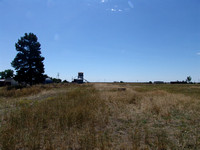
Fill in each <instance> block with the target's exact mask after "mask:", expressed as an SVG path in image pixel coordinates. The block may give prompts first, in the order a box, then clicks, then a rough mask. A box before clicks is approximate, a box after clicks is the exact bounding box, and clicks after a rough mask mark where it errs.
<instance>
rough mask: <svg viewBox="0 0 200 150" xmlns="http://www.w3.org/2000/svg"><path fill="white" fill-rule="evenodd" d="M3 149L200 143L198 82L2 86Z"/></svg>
mask: <svg viewBox="0 0 200 150" xmlns="http://www.w3.org/2000/svg"><path fill="white" fill-rule="evenodd" d="M1 149H2V150H4V149H6V150H9V149H12V150H13V149H23V150H26V149H49V150H51V149H134V150H135V149H159V150H161V149H162V150H165V149H200V85H197V84H191V85H190V84H185V85H170V84H160V85H154V84H128V83H90V84H83V85H76V84H52V85H37V86H33V87H28V88H23V89H21V90H20V89H17V90H16V89H7V88H0V150H1Z"/></svg>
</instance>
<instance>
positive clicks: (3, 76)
mask: <svg viewBox="0 0 200 150" xmlns="http://www.w3.org/2000/svg"><path fill="white" fill-rule="evenodd" d="M13 76H14V71H13V70H11V69H7V70H5V71H2V72H0V78H1V79H6V78H12V77H13Z"/></svg>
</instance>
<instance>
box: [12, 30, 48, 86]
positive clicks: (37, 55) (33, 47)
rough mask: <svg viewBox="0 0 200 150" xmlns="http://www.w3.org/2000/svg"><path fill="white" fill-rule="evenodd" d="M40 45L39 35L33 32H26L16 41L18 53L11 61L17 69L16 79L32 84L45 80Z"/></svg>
mask: <svg viewBox="0 0 200 150" xmlns="http://www.w3.org/2000/svg"><path fill="white" fill-rule="evenodd" d="M40 46H41V45H40V43H39V42H38V38H37V36H36V35H35V34H33V33H29V34H27V33H25V35H24V36H23V37H21V38H20V39H19V40H18V42H17V43H15V47H16V50H17V51H18V53H17V55H16V57H15V58H14V60H13V61H12V63H11V64H12V66H13V67H14V68H15V70H16V76H15V80H17V81H18V82H20V83H21V82H25V83H28V84H30V85H32V84H37V83H42V82H43V81H44V75H43V74H44V64H43V60H44V57H42V56H41V51H40Z"/></svg>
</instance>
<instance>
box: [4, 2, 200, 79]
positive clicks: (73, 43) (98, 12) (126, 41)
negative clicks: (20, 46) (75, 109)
mask: <svg viewBox="0 0 200 150" xmlns="http://www.w3.org/2000/svg"><path fill="white" fill-rule="evenodd" d="M29 32H32V33H34V34H36V35H37V37H38V41H39V42H40V43H41V51H42V56H44V57H45V60H44V64H45V73H46V74H48V75H49V76H52V77H56V76H57V73H59V74H60V78H61V79H67V80H69V81H71V79H72V77H75V76H77V72H79V71H82V72H84V73H85V78H86V79H87V80H89V81H120V80H122V81H133V82H135V81H155V80H163V81H171V80H185V79H186V77H187V76H189V75H190V76H191V77H192V79H193V81H200V0H0V71H3V70H5V69H13V68H12V67H11V65H10V63H11V61H12V60H13V59H14V57H15V56H16V54H17V51H16V50H15V43H16V42H17V40H18V39H19V38H20V37H21V36H23V35H24V33H29Z"/></svg>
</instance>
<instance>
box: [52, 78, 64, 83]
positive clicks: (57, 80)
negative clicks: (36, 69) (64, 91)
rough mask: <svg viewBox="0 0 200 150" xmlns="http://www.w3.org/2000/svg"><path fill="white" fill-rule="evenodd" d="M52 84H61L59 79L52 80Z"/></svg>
mask: <svg viewBox="0 0 200 150" xmlns="http://www.w3.org/2000/svg"><path fill="white" fill-rule="evenodd" d="M52 81H53V83H61V82H62V80H61V79H57V78H52Z"/></svg>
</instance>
